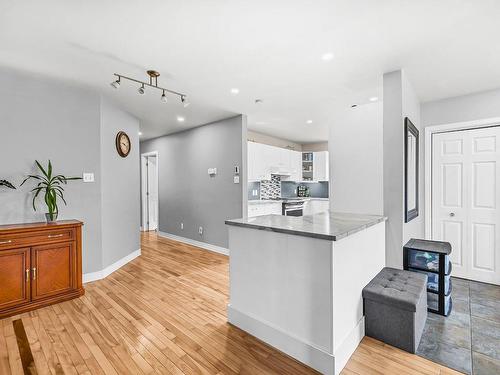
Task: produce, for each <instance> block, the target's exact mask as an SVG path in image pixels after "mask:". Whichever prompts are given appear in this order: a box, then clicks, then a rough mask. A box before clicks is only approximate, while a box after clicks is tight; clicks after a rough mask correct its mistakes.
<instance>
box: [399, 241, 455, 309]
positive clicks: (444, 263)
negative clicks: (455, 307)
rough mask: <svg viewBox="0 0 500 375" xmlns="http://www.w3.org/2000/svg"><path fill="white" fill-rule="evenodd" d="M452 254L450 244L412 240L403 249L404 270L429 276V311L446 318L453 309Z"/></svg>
mask: <svg viewBox="0 0 500 375" xmlns="http://www.w3.org/2000/svg"><path fill="white" fill-rule="evenodd" d="M450 253H451V244H450V243H449V242H441V241H430V240H417V239H411V240H410V241H408V243H407V244H406V245H405V246H404V247H403V268H404V269H405V270H409V271H415V272H420V273H425V274H427V275H428V281H427V300H428V302H427V307H428V308H427V309H428V311H430V312H433V313H436V314H440V315H444V316H448V315H450V313H451V309H452V300H451V290H452V283H451V278H450V276H451V268H452V267H451V261H450V259H449V255H450ZM436 279H437V283H436ZM436 284H437V287H436Z"/></svg>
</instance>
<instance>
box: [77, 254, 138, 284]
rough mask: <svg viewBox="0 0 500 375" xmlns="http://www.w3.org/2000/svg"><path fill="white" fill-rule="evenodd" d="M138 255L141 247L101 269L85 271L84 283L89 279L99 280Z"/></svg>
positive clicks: (89, 280)
mask: <svg viewBox="0 0 500 375" xmlns="http://www.w3.org/2000/svg"><path fill="white" fill-rule="evenodd" d="M139 255H141V249H139V250H136V251H134V252H133V253H130V254H129V255H127V256H126V257H123V258H122V259H119V260H117V261H116V262H114V263H113V264H111V265H109V266H107V267H106V268H104V269H103V270H100V271H96V272H90V273H85V274H83V282H84V283H89V282H91V281H96V280H101V279H104V278H105V277H107V276H108V275H110V274H112V273H113V272H115V271H116V270H117V269H119V268H121V267H123V266H124V265H125V264H127V263H128V262H130V261H132V260H134V259H135V258H137V257H138V256H139Z"/></svg>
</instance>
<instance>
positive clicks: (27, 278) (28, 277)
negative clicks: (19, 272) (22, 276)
mask: <svg viewBox="0 0 500 375" xmlns="http://www.w3.org/2000/svg"><path fill="white" fill-rule="evenodd" d="M25 272H26V281H30V269H29V268H26V271H25Z"/></svg>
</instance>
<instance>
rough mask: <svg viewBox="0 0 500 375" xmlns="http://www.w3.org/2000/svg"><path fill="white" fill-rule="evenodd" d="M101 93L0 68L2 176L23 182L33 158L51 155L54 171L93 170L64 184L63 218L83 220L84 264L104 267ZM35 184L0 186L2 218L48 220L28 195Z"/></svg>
mask: <svg viewBox="0 0 500 375" xmlns="http://www.w3.org/2000/svg"><path fill="white" fill-rule="evenodd" d="M99 102H100V98H99V96H98V95H96V94H95V93H92V92H90V91H87V90H83V89H81V88H75V87H73V86H70V85H67V84H65V83H62V82H57V81H54V80H49V79H46V78H43V77H39V76H35V75H27V74H23V73H19V72H16V71H13V70H4V69H2V70H0V127H1V137H0V160H1V169H0V176H1V178H7V179H9V180H11V182H13V183H15V184H16V185H19V184H20V183H21V181H22V180H23V178H24V176H25V175H26V174H28V173H31V172H36V170H35V168H34V163H35V159H38V160H39V161H40V162H42V163H46V162H47V160H48V159H50V160H52V163H53V165H54V169H55V171H56V172H58V173H61V174H65V175H68V176H81V174H82V173H83V172H84V171H87V172H94V173H95V176H96V182H95V183H93V184H88V183H86V184H84V183H83V182H81V181H75V182H72V183H70V184H69V185H68V187H67V188H66V194H65V196H66V201H67V202H68V206H64V204H62V205H60V215H59V218H60V219H79V220H82V221H83V222H84V223H85V226H84V229H83V269H84V270H86V271H96V270H100V269H101V267H102V256H101V182H100V181H101V166H100V150H99V144H100V143H99V134H100V109H99V107H100V104H99ZM32 186H33V183H32V182H30V183H29V184H27V185H25V186H23V187H22V188H20V189H18V190H15V191H6V190H0V207H1V209H0V223H1V224H8V223H22V222H36V221H44V220H45V218H44V216H43V214H44V212H45V210H44V208H45V206H44V204H43V203H42V201H39V204H38V208H39V210H38V211H37V212H33V209H32V208H31V200H30V195H29V194H28V192H29V190H30V188H31V187H32Z"/></svg>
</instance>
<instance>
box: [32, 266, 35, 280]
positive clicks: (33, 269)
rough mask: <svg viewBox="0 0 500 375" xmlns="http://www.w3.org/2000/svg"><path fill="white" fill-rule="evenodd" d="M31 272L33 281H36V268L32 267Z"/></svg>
mask: <svg viewBox="0 0 500 375" xmlns="http://www.w3.org/2000/svg"><path fill="white" fill-rule="evenodd" d="M31 272H33V280H35V279H36V267H33V268H32V269H31Z"/></svg>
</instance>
